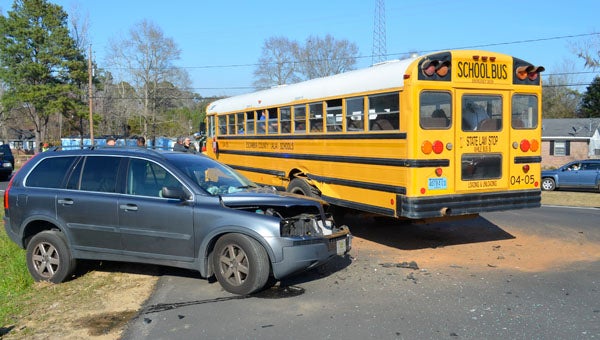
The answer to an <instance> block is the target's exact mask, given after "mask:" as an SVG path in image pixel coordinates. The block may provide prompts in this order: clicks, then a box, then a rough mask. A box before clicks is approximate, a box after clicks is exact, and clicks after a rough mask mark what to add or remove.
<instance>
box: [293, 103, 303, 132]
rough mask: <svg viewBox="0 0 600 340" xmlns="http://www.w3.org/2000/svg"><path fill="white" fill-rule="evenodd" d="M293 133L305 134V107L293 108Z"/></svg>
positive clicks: (297, 106)
mask: <svg viewBox="0 0 600 340" xmlns="http://www.w3.org/2000/svg"><path fill="white" fill-rule="evenodd" d="M294 132H295V133H305V132H306V106H305V105H296V106H294Z"/></svg>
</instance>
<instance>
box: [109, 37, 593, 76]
mask: <svg viewBox="0 0 600 340" xmlns="http://www.w3.org/2000/svg"><path fill="white" fill-rule="evenodd" d="M594 35H600V33H582V34H571V35H562V36H555V37H547V38H537V39H527V40H515V41H508V42H499V43H490V44H482V45H471V46H462V47H449V48H441V49H435V50H417V51H407V52H396V53H388V54H385V55H384V56H386V57H391V56H405V55H408V54H410V53H412V52H417V53H420V54H423V53H430V52H437V51H441V50H466V49H477V48H482V47H491V46H502V45H513V44H525V43H533V42H540V41H550V40H560V39H569V38H582V37H588V36H594ZM373 57H374V54H372V55H359V56H357V57H355V58H356V59H366V58H373ZM339 59H349V58H339ZM336 60H337V59H336ZM311 61H314V60H311ZM303 62H305V61H302V60H300V61H291V62H290V63H303ZM260 65H264V64H260V63H252V64H223V65H201V66H173V67H168V68H167V69H211V68H238V67H257V66H260ZM102 69H106V70H137V69H139V68H134V67H102Z"/></svg>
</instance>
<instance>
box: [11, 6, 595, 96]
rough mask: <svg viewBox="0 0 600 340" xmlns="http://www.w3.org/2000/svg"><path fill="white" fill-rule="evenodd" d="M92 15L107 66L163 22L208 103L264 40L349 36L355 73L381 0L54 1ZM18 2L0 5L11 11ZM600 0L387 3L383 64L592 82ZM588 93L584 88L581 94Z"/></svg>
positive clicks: (242, 76)
mask: <svg viewBox="0 0 600 340" xmlns="http://www.w3.org/2000/svg"><path fill="white" fill-rule="evenodd" d="M48 1H49V2H51V3H54V4H57V5H60V6H62V7H63V9H64V10H65V11H66V12H67V13H68V14H69V15H71V16H72V15H74V14H75V13H76V14H77V15H78V16H80V17H82V18H87V20H88V23H89V36H90V43H91V46H92V51H93V55H94V61H95V62H96V63H97V64H98V66H99V67H101V68H105V69H108V70H110V69H109V68H108V67H106V65H107V64H106V62H105V59H104V56H105V55H106V54H107V47H108V46H109V42H110V41H111V40H115V39H122V38H123V37H126V36H128V32H129V31H130V30H131V29H132V28H133V27H135V25H136V24H138V23H140V22H141V21H142V20H148V21H151V22H152V23H154V24H155V25H156V26H158V27H159V28H160V29H161V30H162V31H163V33H164V35H165V37H168V38H172V39H173V40H174V41H175V43H176V44H177V46H178V47H179V49H180V50H181V58H180V59H179V60H176V61H175V62H174V64H175V65H176V66H178V67H183V68H185V69H186V70H187V71H188V73H189V74H190V78H191V80H192V82H193V84H192V86H193V89H192V91H193V92H196V93H199V94H200V95H202V96H204V97H210V96H231V95H236V94H242V93H247V92H252V91H253V88H252V83H253V81H254V75H253V71H254V70H255V68H256V63H257V62H258V59H259V57H260V55H261V52H262V47H263V45H264V42H265V41H266V40H267V39H269V38H271V37H284V38H287V39H290V40H295V41H298V42H299V43H300V44H304V42H305V41H306V39H307V38H308V37H310V36H318V37H321V38H324V37H325V36H326V35H327V34H330V35H332V36H333V37H334V38H335V39H336V40H348V41H350V42H353V43H355V44H356V45H357V46H358V48H359V58H358V59H357V64H356V68H364V67H368V66H369V65H370V64H371V62H372V58H371V56H372V54H373V36H374V33H373V32H374V28H375V27H374V25H375V7H376V3H377V1H376V0H355V1H351V0H303V1H285V0H254V1H250V0H246V1H243V0H214V1H206V0H171V1H149V0H119V1H117V0H102V1H99V0H48ZM12 4H13V0H0V12H1V13H2V15H6V12H7V11H10V10H11V8H12ZM599 11H600V2H599V1H598V0H571V1H560V2H549V1H547V0H532V1H521V0H505V1H481V0H478V1H473V0H462V1H461V0H450V1H433V2H431V1H419V0H386V1H385V41H386V50H387V59H398V58H400V57H401V56H403V55H406V54H407V53H409V52H414V51H416V52H418V53H419V54H425V53H428V52H433V51H439V50H445V49H455V48H459V49H464V48H473V49H483V50H489V51H493V52H500V53H507V54H510V55H513V56H515V57H518V58H520V59H523V60H526V61H528V62H530V63H532V64H534V65H542V66H544V67H545V68H546V71H545V75H546V76H548V75H550V74H557V73H562V72H565V70H566V69H567V68H566V66H565V65H567V64H570V65H571V66H570V69H571V70H572V71H574V72H586V73H582V74H580V75H579V76H578V77H580V78H577V79H581V81H582V82H583V83H588V84H589V82H591V79H593V77H594V76H595V75H597V73H592V72H590V70H589V69H585V68H584V63H583V60H581V59H578V58H577V56H576V54H575V53H574V52H573V48H572V46H573V44H581V43H582V42H585V41H591V40H592V39H595V40H596V41H600V36H598V35H590V34H592V33H598V32H600V23H599V21H598V19H597V16H598V12H599ZM584 90H585V88H584Z"/></svg>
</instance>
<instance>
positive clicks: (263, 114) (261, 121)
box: [256, 109, 269, 135]
mask: <svg viewBox="0 0 600 340" xmlns="http://www.w3.org/2000/svg"><path fill="white" fill-rule="evenodd" d="M268 115H269V112H268V111H267V110H266V109H265V110H259V111H256V116H258V120H257V121H256V133H257V134H259V135H264V134H265V133H267V131H266V128H265V124H266V122H267V116H268Z"/></svg>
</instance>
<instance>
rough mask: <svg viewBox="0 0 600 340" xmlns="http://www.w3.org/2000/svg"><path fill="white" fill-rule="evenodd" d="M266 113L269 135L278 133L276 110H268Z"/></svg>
mask: <svg viewBox="0 0 600 340" xmlns="http://www.w3.org/2000/svg"><path fill="white" fill-rule="evenodd" d="M266 111H267V124H268V130H269V134H271V135H272V134H276V133H278V132H279V125H278V124H279V119H278V117H277V109H270V110H266Z"/></svg>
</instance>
